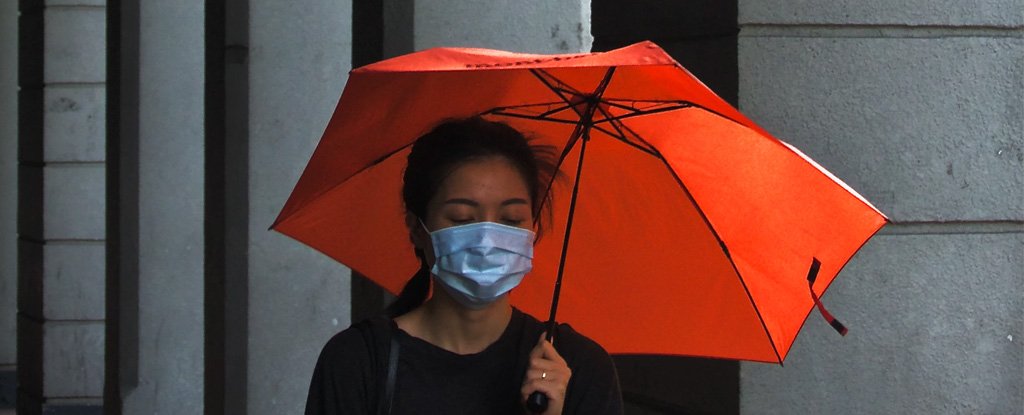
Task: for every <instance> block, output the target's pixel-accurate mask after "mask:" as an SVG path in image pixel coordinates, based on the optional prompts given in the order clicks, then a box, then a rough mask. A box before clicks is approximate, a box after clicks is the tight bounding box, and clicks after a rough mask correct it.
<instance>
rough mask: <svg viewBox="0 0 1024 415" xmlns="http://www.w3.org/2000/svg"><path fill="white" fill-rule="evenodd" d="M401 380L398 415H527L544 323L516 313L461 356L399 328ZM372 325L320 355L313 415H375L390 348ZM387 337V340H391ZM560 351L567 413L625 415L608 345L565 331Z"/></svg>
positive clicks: (339, 337)
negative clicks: (524, 392)
mask: <svg viewBox="0 0 1024 415" xmlns="http://www.w3.org/2000/svg"><path fill="white" fill-rule="evenodd" d="M388 323H390V325H391V330H387V331H389V332H390V333H391V334H393V335H394V336H396V338H397V341H398V343H399V346H400V347H399V349H400V350H401V351H400V353H399V358H398V359H399V360H398V374H397V379H396V383H395V391H394V399H393V401H392V405H393V407H392V411H391V413H392V414H393V415H404V414H446V415H447V414H474V415H476V414H516V415H519V414H522V413H524V411H523V409H522V406H521V405H520V396H519V389H520V388H521V386H522V384H523V376H524V374H525V373H526V367H527V365H528V364H529V353H530V351H531V350H532V349H533V347H534V346H535V345H536V344H537V339H538V338H539V337H540V333H541V332H542V331H544V324H543V323H541V322H539V321H537V319H535V318H533V317H532V316H529V315H527V314H525V313H522V312H520V311H519V310H516V309H513V311H512V319H511V320H510V321H509V324H508V327H506V328H505V331H504V332H503V333H502V335H501V337H500V338H498V340H497V341H496V342H494V343H493V344H491V345H490V346H488V347H487V348H486V349H484V350H483V351H481V352H479V353H475V354H469V355H459V354H456V353H452V352H450V351H447V350H445V349H442V348H440V347H437V346H435V345H433V344H430V343H428V342H426V341H424V340H421V339H418V338H415V337H412V336H410V335H409V334H408V333H405V332H404V331H402V330H400V329H398V327H397V325H395V324H394V322H393V321H390V320H389V321H388ZM366 327H367V326H366V325H365V324H363V325H362V328H360V327H359V325H356V326H353V327H350V328H348V329H346V330H345V331H342V332H341V333H338V334H336V335H335V336H334V337H333V338H332V339H331V340H330V341H328V342H327V345H325V346H324V348H323V351H322V352H321V353H320V359H319V360H318V361H317V364H316V369H315V370H314V372H313V380H312V382H311V384H310V388H309V397H308V398H307V401H306V414H307V415H321V414H322V415H327V414H374V413H376V411H377V403H378V398H379V397H380V396H381V395H380V393H381V392H380V389H382V388H383V386H382V385H383V382H382V380H383V379H382V378H383V377H384V372H385V369H386V362H385V361H384V360H385V358H384V356H387V353H388V352H387V348H388V347H387V346H386V345H387V344H389V343H388V342H385V341H380V339H379V337H380V334H379V333H377V334H376V336H377V337H378V338H377V339H372V338H371V337H373V336H375V335H374V334H368V333H369V331H368V330H366ZM385 336H387V335H386V334H385ZM555 349H556V350H558V353H559V354H560V355H561V356H562V358H564V359H565V361H566V362H567V363H568V364H569V369H571V370H572V378H570V380H569V386H568V391H567V392H566V402H565V405H564V407H563V413H564V414H588V415H589V414H594V415H602V414H621V413H622V411H623V409H622V396H621V393H620V391H619V382H618V377H617V376H616V374H615V367H614V365H613V363H612V360H611V358H610V357H609V356H608V353H607V352H605V351H604V349H603V348H601V346H600V345H598V344H597V343H595V342H594V341H592V340H590V339H588V338H586V337H585V336H583V335H581V334H579V333H577V332H576V331H575V330H573V329H572V327H570V326H569V325H567V324H561V325H559V328H558V332H557V333H556V335H555Z"/></svg>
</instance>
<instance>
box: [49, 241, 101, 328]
mask: <svg viewBox="0 0 1024 415" xmlns="http://www.w3.org/2000/svg"><path fill="white" fill-rule="evenodd" d="M105 252H106V247H105V246H104V244H103V243H102V242H94V243H49V244H46V246H45V247H43V316H45V317H46V319H48V320H102V319H103V316H104V314H105V311H104V298H106V295H105V293H106V289H105V287H106V274H105V270H106V267H105V264H106V262H105V261H104V258H105Z"/></svg>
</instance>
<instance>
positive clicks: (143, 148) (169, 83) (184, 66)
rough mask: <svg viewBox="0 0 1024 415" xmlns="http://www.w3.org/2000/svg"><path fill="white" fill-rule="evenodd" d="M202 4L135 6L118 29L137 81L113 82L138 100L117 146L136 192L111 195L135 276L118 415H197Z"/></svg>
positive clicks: (152, 0)
mask: <svg viewBox="0 0 1024 415" xmlns="http://www.w3.org/2000/svg"><path fill="white" fill-rule="evenodd" d="M204 4H205V3H204V2H203V1H201V0H185V1H174V2H168V1H161V0H143V1H140V2H139V3H138V15H137V17H136V18H137V21H136V22H125V21H122V22H121V27H122V29H124V28H128V27H133V26H134V27H135V28H137V29H138V38H137V40H138V44H137V45H138V60H137V72H136V73H134V74H130V75H129V74H126V73H125V69H124V68H121V70H122V73H121V76H122V80H127V79H131V78H133V77H135V76H137V78H135V79H137V85H136V86H134V88H137V89H134V90H135V91H137V92H138V96H137V97H136V99H137V102H138V106H137V116H138V119H137V120H134V121H135V122H137V124H136V125H137V126H138V129H137V131H136V132H135V135H128V134H126V133H125V132H124V131H122V132H121V135H120V138H119V139H120V140H121V141H122V142H125V141H131V140H134V143H135V144H136V146H135V148H136V149H137V154H126V155H123V156H124V157H127V158H129V159H130V158H136V159H137V177H136V178H135V179H136V182H137V189H121V192H129V193H131V192H136V193H135V194H137V196H138V200H137V205H136V206H134V207H132V208H131V209H127V210H126V211H135V212H137V217H134V218H131V217H129V218H124V219H123V220H126V221H133V222H134V225H135V226H136V229H137V235H135V236H136V238H137V240H135V241H132V240H122V241H121V243H122V244H132V243H137V246H134V247H132V248H133V249H134V250H135V252H136V253H137V263H136V266H137V268H136V269H135V270H131V269H128V270H122V272H129V273H130V272H132V271H136V272H137V275H134V278H137V290H134V291H132V292H129V293H126V294H127V295H129V296H135V300H136V301H135V304H137V308H135V309H132V308H127V309H122V310H121V313H122V315H121V316H120V318H121V319H126V318H127V319H134V320H135V321H136V322H137V324H136V328H137V336H136V337H134V338H131V337H129V338H127V340H128V342H127V344H126V342H121V344H120V346H119V347H120V350H119V352H120V354H121V358H127V359H137V362H133V363H134V366H135V368H136V369H137V370H136V371H135V373H120V374H119V376H120V384H121V388H122V389H121V390H120V393H121V397H122V400H123V401H122V402H123V403H122V407H121V408H120V410H121V411H122V413H125V414H142V413H146V414H150V413H153V414H155V413H168V414H170V413H181V414H200V413H203V409H204V406H203V402H204V391H203V385H204V378H203V369H204V354H203V353H204V349H203V339H204V332H203V329H204V318H203V299H204V290H203V283H204V280H203V276H204V248H205V245H204V239H203V238H204V232H203V219H204V216H203V213H204V195H203V185H204V167H203V160H204V153H203V148H204V140H205V135H204V112H203V110H204V91H205V90H204V83H205V81H206V79H205V76H204V68H205V66H204V53H205V44H204V18H205V14H204V11H205V10H204ZM122 40H123V39H122ZM122 88H124V86H122ZM121 121H122V122H131V121H132V120H123V119H122V120H121ZM122 148H123V147H122ZM121 168H124V166H122V167H121ZM121 208H122V209H126V207H125V206H121ZM128 251H129V252H130V251H131V250H128ZM122 287H124V285H122ZM122 300H123V299H122ZM130 312H134V313H137V314H136V315H134V316H126V315H125V314H124V313H130ZM128 366H132V365H131V364H129V365H128Z"/></svg>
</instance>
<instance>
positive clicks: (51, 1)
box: [46, 0, 107, 7]
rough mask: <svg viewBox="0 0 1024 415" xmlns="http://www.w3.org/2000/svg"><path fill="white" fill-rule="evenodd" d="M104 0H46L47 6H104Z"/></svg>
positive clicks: (105, 3)
mask: <svg viewBox="0 0 1024 415" xmlns="http://www.w3.org/2000/svg"><path fill="white" fill-rule="evenodd" d="M106 5H107V2H106V0H46V6H47V7H53V6H106Z"/></svg>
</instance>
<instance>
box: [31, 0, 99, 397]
mask: <svg viewBox="0 0 1024 415" xmlns="http://www.w3.org/2000/svg"><path fill="white" fill-rule="evenodd" d="M21 14H22V22H21V23H22V32H21V36H26V35H30V34H31V35H37V36H38V38H35V39H33V42H25V43H23V44H22V46H23V49H22V50H21V53H20V59H19V61H20V62H19V63H20V64H21V68H20V73H19V76H20V85H21V89H22V92H21V103H20V104H19V107H20V108H19V110H20V112H21V115H20V117H19V118H20V121H21V125H22V126H23V129H22V130H21V132H22V133H23V134H20V135H21V136H20V142H19V153H20V154H19V156H20V157H19V161H20V169H19V170H20V171H19V176H20V180H19V183H20V185H19V202H20V206H19V212H18V216H19V222H20V225H21V226H20V227H19V231H18V235H19V238H20V242H19V248H18V249H19V263H18V266H19V279H20V285H21V288H20V289H19V301H18V304H19V320H20V321H19V330H18V341H19V355H20V356H19V359H18V360H19V362H23V363H24V364H23V365H20V366H19V377H20V378H21V379H20V380H19V388H20V393H19V397H18V406H19V408H20V411H21V412H24V413H39V412H40V411H42V412H46V413H64V412H66V411H98V410H100V408H101V405H102V390H103V376H104V373H103V351H104V328H105V327H104V324H105V323H104V319H105V313H104V290H103V276H104V272H105V271H104V268H103V263H104V249H103V248H104V241H105V229H104V212H105V200H104V194H105V184H104V174H105V171H106V168H105V154H104V134H105V129H104V122H105V118H106V115H105V104H106V103H105V99H104V98H105V81H106V68H105V62H104V56H105V46H106V45H105V42H106V34H105V27H106V25H105V8H104V4H103V2H102V1H101V2H97V1H88V0H65V1H50V2H46V3H45V4H42V2H23V3H22V4H21ZM40 23H41V25H40ZM40 29H41V33H40ZM23 39H25V38H24V37H23ZM26 40H27V39H26ZM40 64H41V69H42V70H41V71H38V70H39V66H40Z"/></svg>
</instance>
